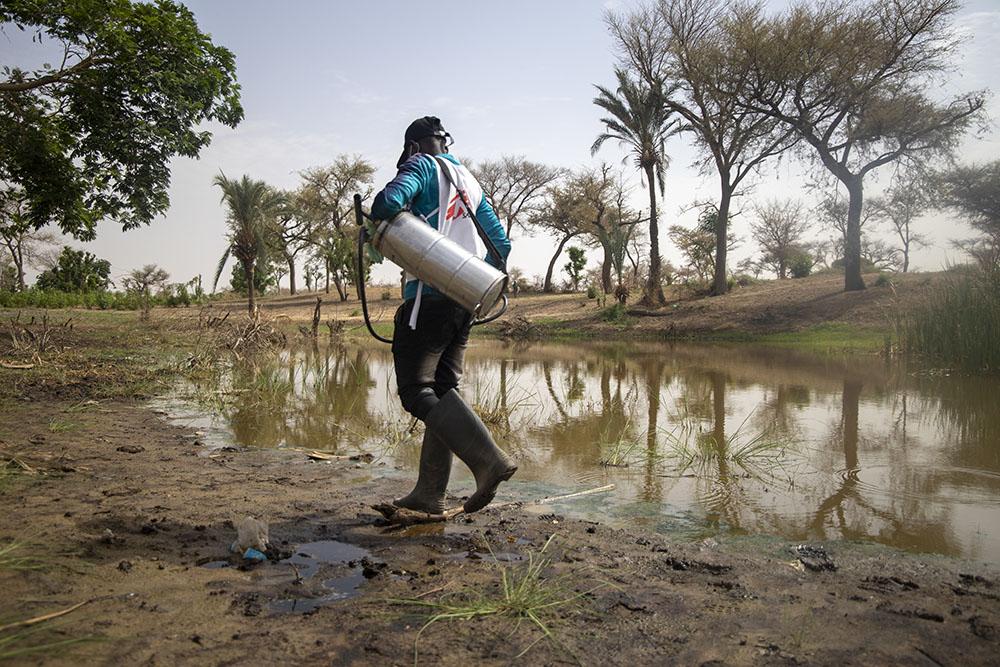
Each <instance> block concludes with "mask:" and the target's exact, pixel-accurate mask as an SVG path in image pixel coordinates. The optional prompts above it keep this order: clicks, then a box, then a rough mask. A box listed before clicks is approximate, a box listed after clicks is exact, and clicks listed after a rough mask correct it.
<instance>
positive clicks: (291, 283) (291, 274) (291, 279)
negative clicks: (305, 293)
mask: <svg viewBox="0 0 1000 667" xmlns="http://www.w3.org/2000/svg"><path fill="white" fill-rule="evenodd" d="M285 259H286V261H287V262H288V293H289V294H295V258H294V257H286V258H285Z"/></svg>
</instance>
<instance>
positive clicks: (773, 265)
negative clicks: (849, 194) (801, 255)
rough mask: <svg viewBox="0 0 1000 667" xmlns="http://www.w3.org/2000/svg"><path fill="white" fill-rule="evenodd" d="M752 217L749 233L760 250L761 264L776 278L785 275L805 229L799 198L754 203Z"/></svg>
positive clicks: (803, 210)
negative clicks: (755, 204) (754, 216)
mask: <svg viewBox="0 0 1000 667" xmlns="http://www.w3.org/2000/svg"><path fill="white" fill-rule="evenodd" d="M754 212H755V214H756V220H754V221H753V222H751V223H750V233H751V236H753V239H754V241H756V242H757V244H758V245H759V246H760V249H761V251H762V253H763V256H762V257H761V260H760V261H761V264H762V265H763V266H764V267H766V268H769V269H771V270H772V271H774V273H775V274H776V275H777V276H778V278H781V279H784V278H787V277H788V266H789V262H790V261H791V259H792V257H793V255H794V254H795V253H796V252H802V247H803V243H802V240H803V237H804V236H805V234H806V232H807V231H808V230H809V222H808V221H807V220H806V217H805V209H804V208H803V206H802V202H800V201H797V200H794V199H786V200H783V201H782V200H778V199H771V200H769V201H767V202H765V203H763V204H758V205H757V206H755V207H754Z"/></svg>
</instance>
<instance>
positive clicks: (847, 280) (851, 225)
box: [844, 177, 865, 292]
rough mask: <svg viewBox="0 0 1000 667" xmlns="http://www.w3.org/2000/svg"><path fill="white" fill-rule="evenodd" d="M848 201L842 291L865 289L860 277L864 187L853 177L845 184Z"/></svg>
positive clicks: (857, 178) (858, 179)
mask: <svg viewBox="0 0 1000 667" xmlns="http://www.w3.org/2000/svg"><path fill="white" fill-rule="evenodd" d="M846 185H847V192H848V194H849V195H850V199H849V201H848V204H847V235H846V238H845V239H844V291H845V292H853V291H857V290H863V289H864V288H865V280H864V278H862V277H861V207H862V206H863V205H864V186H863V185H862V183H861V178H859V177H855V178H854V179H853V180H851V181H849V182H848V183H846Z"/></svg>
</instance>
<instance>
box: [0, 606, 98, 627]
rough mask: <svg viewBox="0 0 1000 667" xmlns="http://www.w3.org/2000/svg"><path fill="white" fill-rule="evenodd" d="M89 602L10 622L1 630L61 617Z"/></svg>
mask: <svg viewBox="0 0 1000 667" xmlns="http://www.w3.org/2000/svg"><path fill="white" fill-rule="evenodd" d="M88 602H90V600H84V601H83V602H77V603H76V604H75V605H73V606H72V607H67V608H66V609H62V610H60V611H54V612H52V613H49V614H42V615H41V616H35V617H34V618H29V619H26V620H23V621H16V622H14V623H8V624H7V625H0V632H3V631H4V630H10V629H11V628H20V627H22V626H25V625H34V624H35V623H41V622H42V621H51V620H52V619H53V618H59V617H60V616H65V615H66V614H68V613H70V612H71V611H76V610H77V609H79V608H80V607H82V606H83V605H85V604H87V603H88Z"/></svg>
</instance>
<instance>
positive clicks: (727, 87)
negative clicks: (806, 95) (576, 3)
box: [607, 0, 796, 294]
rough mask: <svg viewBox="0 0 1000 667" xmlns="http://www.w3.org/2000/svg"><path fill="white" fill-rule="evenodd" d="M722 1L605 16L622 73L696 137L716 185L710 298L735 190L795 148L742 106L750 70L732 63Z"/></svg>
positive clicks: (775, 125) (687, 0)
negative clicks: (654, 91) (655, 92)
mask: <svg viewBox="0 0 1000 667" xmlns="http://www.w3.org/2000/svg"><path fill="white" fill-rule="evenodd" d="M730 4H731V3H727V2H724V1H723V0H659V2H657V3H656V4H655V6H654V7H652V8H642V9H638V10H636V11H634V12H632V13H629V14H625V15H616V14H609V16H608V19H607V21H608V25H609V27H610V28H611V32H612V34H613V35H614V37H615V39H616V41H617V43H618V47H619V49H620V51H621V53H622V59H623V61H624V62H625V63H626V64H627V66H628V67H629V68H630V69H632V70H633V71H635V72H637V73H638V74H639V75H640V76H641V77H643V78H644V79H645V80H646V82H647V83H648V84H649V85H651V86H655V87H656V88H658V89H660V90H671V89H672V90H673V91H675V92H674V93H673V94H671V95H668V96H666V97H665V100H664V104H665V105H666V106H667V107H668V108H669V109H671V110H673V111H675V112H676V113H678V114H679V115H680V116H681V117H682V118H683V119H684V122H685V124H686V127H687V129H690V130H692V131H693V132H694V134H695V136H696V138H697V141H698V144H699V146H700V147H701V149H702V150H703V152H704V155H705V158H704V162H703V167H709V166H711V167H714V169H715V171H716V173H717V174H718V178H719V187H720V196H719V203H718V206H717V207H716V208H717V211H718V224H717V226H716V239H715V260H714V266H715V268H714V278H713V285H712V293H713V294H724V293H725V292H726V291H727V289H728V281H727V262H726V253H727V248H728V246H729V241H728V238H729V211H730V206H731V202H732V199H733V197H734V196H735V194H736V192H737V188H739V186H740V185H741V184H744V182H745V181H746V179H747V177H748V176H749V175H751V174H753V173H754V172H756V171H757V169H758V168H759V167H760V165H761V163H762V162H763V161H765V160H766V159H768V158H770V157H773V156H776V155H779V154H780V153H782V152H784V151H785V150H787V149H788V148H789V147H790V146H791V145H792V144H794V143H795V141H796V138H795V136H794V133H793V132H792V130H791V128H787V127H782V126H781V125H780V123H779V121H778V120H777V119H775V118H773V117H772V116H769V115H766V114H763V113H760V112H757V111H754V110H752V109H749V108H747V107H746V106H743V105H740V104H739V100H740V98H741V96H743V95H745V93H746V91H745V90H744V87H745V86H746V85H747V83H748V78H747V74H748V69H749V65H748V63H747V61H746V60H744V59H741V58H738V57H735V56H734V54H733V53H732V49H733V48H734V45H733V43H732V41H731V40H729V39H728V38H727V35H726V34H725V27H724V25H725V24H726V23H727V22H731V21H733V20H734V18H733V13H732V10H730V9H727V7H728V6H729V5H730Z"/></svg>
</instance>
